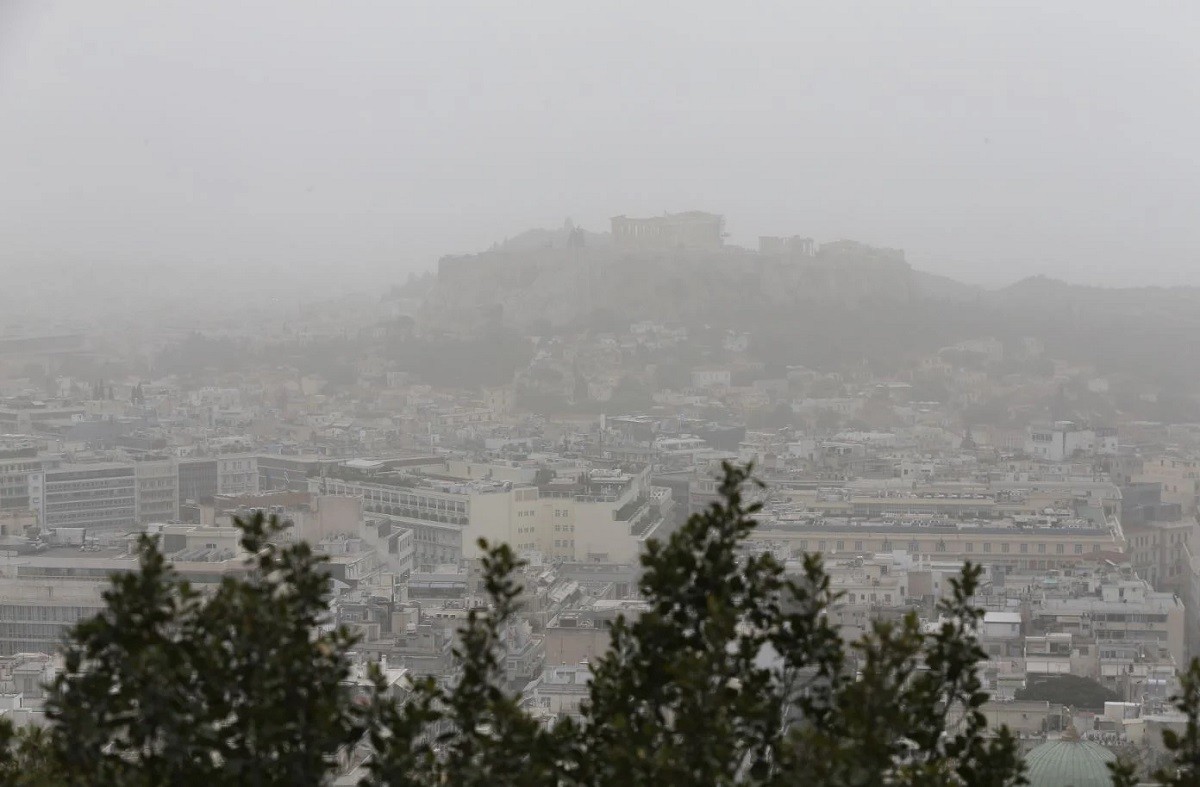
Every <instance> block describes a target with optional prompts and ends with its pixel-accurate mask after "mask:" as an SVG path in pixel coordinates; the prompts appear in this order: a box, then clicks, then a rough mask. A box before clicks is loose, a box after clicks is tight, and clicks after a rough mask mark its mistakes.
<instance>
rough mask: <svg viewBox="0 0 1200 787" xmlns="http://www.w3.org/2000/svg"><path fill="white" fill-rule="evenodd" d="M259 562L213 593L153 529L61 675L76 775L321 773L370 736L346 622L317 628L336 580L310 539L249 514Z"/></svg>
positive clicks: (55, 757)
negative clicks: (196, 583)
mask: <svg viewBox="0 0 1200 787" xmlns="http://www.w3.org/2000/svg"><path fill="white" fill-rule="evenodd" d="M239 524H240V526H241V528H242V531H243V535H242V545H243V547H244V548H245V549H246V550H247V551H248V552H249V553H250V554H251V555H252V557H251V558H250V559H249V561H248V564H247V573H246V575H245V576H242V577H233V576H231V577H227V578H225V579H224V580H223V581H222V582H221V584H220V585H219V586H218V587H217V589H216V590H215V591H214V592H212V593H210V594H202V593H200V592H198V591H196V590H195V589H193V588H192V587H190V586H189V584H188V583H187V582H186V581H184V580H183V579H181V578H180V577H179V576H178V575H177V574H176V573H175V572H174V570H173V569H172V568H171V567H170V566H169V565H168V564H167V563H166V562H165V560H164V557H163V555H162V553H161V552H160V551H159V548H158V545H157V543H156V541H155V540H154V539H153V538H150V537H145V536H144V537H143V538H142V540H141V543H140V545H139V552H140V555H139V558H140V570H139V571H136V572H131V573H128V574H123V575H118V576H116V577H114V578H113V580H112V588H111V589H110V590H109V591H107V592H106V594H105V602H106V604H107V609H106V610H105V611H104V612H102V613H101V614H99V615H97V616H96V617H94V618H92V619H90V620H87V621H84V622H82V623H80V624H79V625H78V626H77V627H76V628H75V629H74V631H73V632H72V633H71V636H70V639H69V641H68V643H67V646H66V651H65V662H66V669H65V672H64V673H63V674H62V675H60V676H59V678H58V679H57V680H56V681H55V682H54V684H53V685H52V686H51V693H50V697H49V700H48V703H47V715H48V717H49V719H50V720H51V722H52V726H51V728H50V729H51V732H50V740H49V749H50V751H51V753H52V761H53V762H54V763H55V764H56V766H58V767H61V769H62V770H63V772H64V773H66V774H67V775H68V777H69V778H68V779H67V780H66V783H72V784H81V785H82V784H121V785H189V784H195V785H211V784H214V783H221V782H225V783H228V784H244V785H303V784H314V785H315V784H319V783H321V781H322V779H323V775H324V773H325V772H326V770H327V769H328V761H329V758H330V757H331V756H332V755H334V754H335V753H336V752H337V750H338V748H339V747H340V746H343V745H347V744H352V743H353V742H354V741H356V740H357V739H358V738H360V737H361V735H362V732H363V727H362V725H361V721H360V718H359V717H360V715H361V714H360V713H359V712H358V711H356V710H355V708H354V706H353V705H352V704H351V703H349V702H348V701H347V700H346V698H345V696H344V693H343V689H342V682H343V681H344V680H345V678H346V677H347V675H348V662H347V658H346V650H347V648H348V647H349V646H350V645H351V644H352V641H353V640H352V638H351V637H350V636H349V635H348V634H347V633H346V632H345V631H343V630H334V631H332V632H328V633H320V634H315V633H314V632H315V631H316V630H317V627H318V624H320V623H321V622H322V619H323V616H324V615H325V614H326V611H327V607H326V592H327V587H328V579H327V576H326V574H325V573H324V572H323V571H322V570H321V569H320V559H319V558H317V557H316V556H314V555H313V554H312V552H311V550H310V548H309V547H308V545H307V544H303V543H301V544H296V545H292V546H286V547H279V546H276V545H274V544H272V543H271V541H270V539H271V538H272V537H274V536H277V535H278V534H279V532H280V530H281V526H280V525H279V523H278V522H277V520H276V519H275V518H272V519H271V520H270V521H269V522H268V521H267V520H265V519H264V517H263V516H262V514H261V513H259V514H256V515H255V516H254V517H253V518H251V519H249V520H248V521H244V522H240V523H239Z"/></svg>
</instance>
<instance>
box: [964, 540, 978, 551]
mask: <svg viewBox="0 0 1200 787" xmlns="http://www.w3.org/2000/svg"><path fill="white" fill-rule="evenodd" d="M974 551H975V544H973V543H972V542H970V541H968V542H966V543H965V544H963V552H974Z"/></svg>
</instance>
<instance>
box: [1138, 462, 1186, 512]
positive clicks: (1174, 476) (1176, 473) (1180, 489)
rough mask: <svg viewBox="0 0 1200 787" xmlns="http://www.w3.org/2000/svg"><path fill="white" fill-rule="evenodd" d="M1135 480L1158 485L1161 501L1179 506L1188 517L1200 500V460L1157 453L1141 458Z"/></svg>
mask: <svg viewBox="0 0 1200 787" xmlns="http://www.w3.org/2000/svg"><path fill="white" fill-rule="evenodd" d="M1134 480H1135V481H1140V482H1145V483H1157V484H1159V485H1160V489H1161V495H1162V501H1163V502H1164V503H1174V504H1177V505H1178V506H1179V507H1180V510H1181V511H1182V513H1183V515H1184V516H1185V517H1188V518H1191V517H1192V516H1193V515H1194V514H1195V513H1196V508H1197V503H1200V462H1198V461H1196V460H1195V459H1190V458H1185V457H1180V456H1158V457H1154V458H1153V459H1145V460H1143V461H1142V470H1141V472H1140V473H1139V474H1137V475H1136V476H1135V477H1134Z"/></svg>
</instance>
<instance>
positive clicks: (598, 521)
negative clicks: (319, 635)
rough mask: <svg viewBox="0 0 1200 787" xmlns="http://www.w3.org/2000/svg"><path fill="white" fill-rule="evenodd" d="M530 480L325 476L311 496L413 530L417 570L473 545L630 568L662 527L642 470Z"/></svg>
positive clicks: (501, 475)
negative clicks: (352, 503) (336, 498)
mask: <svg viewBox="0 0 1200 787" xmlns="http://www.w3.org/2000/svg"><path fill="white" fill-rule="evenodd" d="M339 476H340V477H339ZM533 478H534V471H533V470H532V469H525V468H519V469H518V468H511V467H508V466H506V465H470V464H467V463H453V462H446V463H439V464H437V465H427V466H422V467H419V468H418V467H412V468H408V469H406V470H405V471H403V472H381V473H376V474H374V475H363V474H361V473H360V472H359V471H356V470H353V469H352V468H349V467H346V468H342V469H341V470H339V469H338V468H326V470H325V472H324V475H322V476H320V477H317V478H310V479H309V485H310V486H309V488H310V490H311V491H313V492H315V493H320V494H329V495H350V496H353V497H360V498H362V500H363V509H364V511H366V512H368V513H370V514H380V515H384V516H386V517H388V518H389V519H391V520H393V521H395V522H396V523H397V524H400V525H403V526H404V527H407V528H410V529H412V530H413V535H414V540H415V543H416V556H415V563H416V564H417V565H425V566H429V565H438V564H442V563H453V562H457V561H458V560H459V559H461V558H464V557H465V558H467V559H474V558H478V557H480V556H481V553H480V551H479V548H478V546H477V541H478V539H480V538H486V539H487V540H488V541H490V542H493V543H499V542H507V543H509V544H512V545H513V546H514V548H516V549H518V550H527V551H539V552H541V553H543V554H545V555H547V556H550V557H553V558H556V559H562V560H591V561H599V562H636V560H637V556H638V554H639V552H640V550H641V548H642V545H643V544H644V543H645V541H646V540H647V539H648V538H650V537H652V535H653V534H655V533H656V532H657V531H658V529H659V526H660V525H661V524H662V522H663V521H664V516H663V503H662V501H661V499H660V498H656V497H654V496H652V494H651V487H650V471H649V468H645V469H642V470H640V471H638V472H634V473H630V472H623V471H616V470H587V471H580V472H579V473H578V474H576V475H574V476H571V477H566V478H562V479H556V480H555V481H552V482H550V483H547V484H543V485H542V486H541V487H538V486H534V485H533V483H532V481H533Z"/></svg>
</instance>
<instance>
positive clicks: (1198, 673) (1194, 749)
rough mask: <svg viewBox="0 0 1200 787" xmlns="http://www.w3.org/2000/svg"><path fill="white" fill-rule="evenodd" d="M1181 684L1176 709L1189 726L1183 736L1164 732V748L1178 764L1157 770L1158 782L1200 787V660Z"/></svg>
mask: <svg viewBox="0 0 1200 787" xmlns="http://www.w3.org/2000/svg"><path fill="white" fill-rule="evenodd" d="M1180 684H1181V687H1180V693H1179V696H1177V697H1175V698H1174V700H1175V707H1176V708H1178V709H1179V710H1180V711H1181V712H1182V713H1183V714H1184V715H1185V716H1186V717H1187V726H1186V727H1185V728H1184V731H1183V734H1182V735H1180V734H1179V733H1177V732H1175V731H1174V730H1163V734H1162V737H1163V745H1164V746H1166V748H1167V751H1168V752H1170V753H1171V757H1172V758H1173V760H1174V763H1173V765H1172V766H1171V767H1169V768H1163V769H1161V770H1158V771H1156V772H1155V774H1154V779H1155V780H1156V782H1157V783H1158V784H1161V785H1163V787H1200V659H1192V663H1191V665H1190V666H1189V667H1188V671H1187V672H1186V673H1184V674H1183V675H1181V676H1180Z"/></svg>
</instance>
